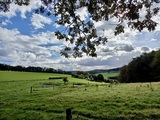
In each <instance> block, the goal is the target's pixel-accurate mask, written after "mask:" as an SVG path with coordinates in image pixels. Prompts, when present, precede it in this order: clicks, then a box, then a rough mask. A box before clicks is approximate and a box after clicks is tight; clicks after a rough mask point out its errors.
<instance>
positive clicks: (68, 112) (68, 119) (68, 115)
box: [66, 108, 72, 120]
mask: <svg viewBox="0 0 160 120" xmlns="http://www.w3.org/2000/svg"><path fill="white" fill-rule="evenodd" d="M66 120H72V111H71V108H67V109H66Z"/></svg>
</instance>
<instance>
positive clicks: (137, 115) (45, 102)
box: [0, 71, 160, 120]
mask: <svg viewBox="0 0 160 120" xmlns="http://www.w3.org/2000/svg"><path fill="white" fill-rule="evenodd" d="M49 77H68V80H69V82H68V83H67V84H64V82H63V80H62V79H58V80H49V79H48V78H49ZM31 87H32V91H31ZM66 108H72V115H73V120H159V119H160V83H159V82H158V83H151V84H150V83H130V84H108V83H96V82H90V81H87V80H84V79H76V78H72V77H71V76H70V75H65V74H49V73H27V72H9V71H0V120H65V110H66Z"/></svg>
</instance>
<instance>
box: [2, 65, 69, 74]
mask: <svg viewBox="0 0 160 120" xmlns="http://www.w3.org/2000/svg"><path fill="white" fill-rule="evenodd" d="M0 70H7V71H22V72H46V73H60V74H70V72H67V71H63V70H56V69H54V68H45V67H44V68H42V67H35V66H29V67H23V66H20V65H18V66H11V65H7V64H1V63H0Z"/></svg>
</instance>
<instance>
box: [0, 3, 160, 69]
mask: <svg viewBox="0 0 160 120" xmlns="http://www.w3.org/2000/svg"><path fill="white" fill-rule="evenodd" d="M40 5H41V2H40V0H31V2H30V5H29V6H17V5H15V4H11V5H10V11H9V12H6V13H4V12H0V21H1V23H0V63H3V64H9V65H13V66H16V65H21V66H25V67H28V66H39V67H49V68H54V69H61V70H65V71H75V70H76V71H77V70H79V71H88V70H94V69H112V68H117V67H122V66H123V65H126V64H128V63H129V62H130V61H131V60H132V59H133V58H135V57H137V56H140V55H141V54H143V53H145V52H150V51H152V50H158V49H160V13H158V15H157V16H155V17H153V20H156V21H157V23H158V25H157V27H156V30H155V31H152V32H148V31H147V30H143V31H142V32H138V31H137V30H134V29H130V28H127V27H126V28H125V33H123V34H120V35H118V36H114V28H115V25H114V24H116V23H117V20H116V19H114V18H112V19H111V20H109V21H99V22H94V24H95V27H96V29H97V32H98V35H99V36H103V35H104V36H106V37H107V38H108V43H107V44H106V45H100V46H98V47H97V55H98V56H97V57H89V56H86V55H84V56H83V57H82V58H65V57H64V56H61V55H60V51H61V50H62V49H63V48H64V46H65V45H68V43H67V42H65V41H64V40H58V39H57V38H56V36H55V34H54V32H55V31H56V30H57V29H58V28H59V26H58V25H57V24H55V20H56V18H55V17H54V16H52V15H51V16H49V17H48V16H46V15H45V14H35V13H34V10H35V9H36V8H37V7H39V6H40ZM157 6H158V7H160V5H157ZM144 12H145V10H142V11H141V16H143V14H144ZM76 14H78V15H80V17H81V19H83V20H85V19H87V16H88V13H87V10H86V8H81V9H78V10H77V11H76ZM124 25H125V23H124Z"/></svg>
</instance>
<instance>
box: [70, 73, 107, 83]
mask: <svg viewBox="0 0 160 120" xmlns="http://www.w3.org/2000/svg"><path fill="white" fill-rule="evenodd" d="M72 77H74V78H80V79H87V80H89V81H96V82H107V80H106V79H104V77H103V75H102V74H98V75H94V74H90V73H88V72H83V71H78V72H75V73H72Z"/></svg>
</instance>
